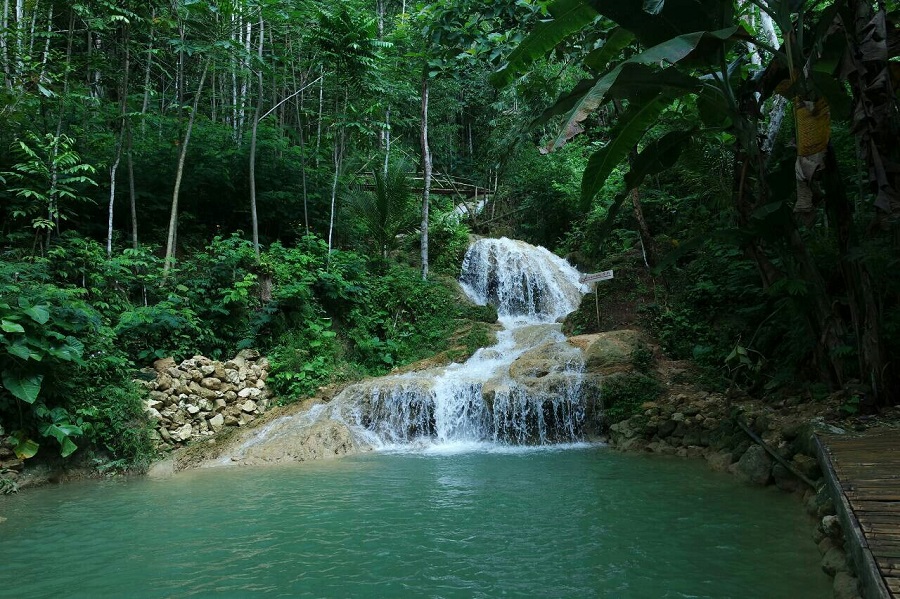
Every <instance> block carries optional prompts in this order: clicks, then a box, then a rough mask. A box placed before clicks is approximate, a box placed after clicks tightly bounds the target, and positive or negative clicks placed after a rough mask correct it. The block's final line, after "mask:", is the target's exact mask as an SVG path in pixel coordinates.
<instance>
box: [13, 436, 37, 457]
mask: <svg viewBox="0 0 900 599" xmlns="http://www.w3.org/2000/svg"><path fill="white" fill-rule="evenodd" d="M40 447H41V446H40V445H38V444H37V443H35V442H34V441H32V440H31V439H20V440H19V443H18V444H17V445H16V446H15V447H13V451H14V452H15V453H16V457H17V458H19V459H20V460H27V459H28V458H33V457H34V456H35V455H36V454H37V452H38V449H40Z"/></svg>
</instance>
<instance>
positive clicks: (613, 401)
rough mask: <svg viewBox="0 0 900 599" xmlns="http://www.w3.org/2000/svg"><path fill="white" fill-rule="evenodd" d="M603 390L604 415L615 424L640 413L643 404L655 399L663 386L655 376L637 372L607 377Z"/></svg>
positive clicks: (609, 421)
mask: <svg viewBox="0 0 900 599" xmlns="http://www.w3.org/2000/svg"><path fill="white" fill-rule="evenodd" d="M602 392H603V415H604V417H605V418H606V421H607V422H608V423H610V424H614V423H616V422H621V421H622V420H627V419H628V418H631V417H632V416H634V415H636V414H639V413H640V410H641V405H642V404H644V403H645V402H648V401H653V400H655V399H656V398H657V397H658V396H659V394H660V393H661V392H662V386H661V385H660V384H659V381H657V380H656V379H655V378H653V377H651V376H648V375H646V374H641V373H637V372H636V373H631V374H620V375H615V376H609V377H606V378H605V379H604V380H603V389H602Z"/></svg>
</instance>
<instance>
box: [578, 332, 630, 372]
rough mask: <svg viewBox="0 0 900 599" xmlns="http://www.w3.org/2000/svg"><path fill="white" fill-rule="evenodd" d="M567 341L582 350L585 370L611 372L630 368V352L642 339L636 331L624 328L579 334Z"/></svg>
mask: <svg viewBox="0 0 900 599" xmlns="http://www.w3.org/2000/svg"><path fill="white" fill-rule="evenodd" d="M569 342H570V343H571V344H572V345H575V346H576V347H579V348H580V349H582V351H583V352H584V361H585V370H588V371H590V372H597V373H600V374H612V373H614V372H625V371H628V370H630V369H631V357H632V354H633V353H634V350H635V349H637V348H638V347H639V346H640V345H641V344H642V343H643V342H644V340H643V336H642V335H641V333H639V332H638V331H632V330H628V329H624V330H620V331H608V332H605V333H597V334H595V335H581V336H579V337H573V338H571V339H570V340H569Z"/></svg>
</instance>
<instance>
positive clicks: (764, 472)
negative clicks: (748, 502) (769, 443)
mask: <svg viewBox="0 0 900 599" xmlns="http://www.w3.org/2000/svg"><path fill="white" fill-rule="evenodd" d="M731 468H734V470H735V474H737V475H738V477H740V478H742V479H744V480H745V481H747V482H750V483H753V484H755V485H760V486H765V485H767V484H769V480H770V479H771V476H772V458H770V457H769V454H767V453H766V450H765V449H763V448H762V447H760V446H759V445H752V446H751V447H749V448H748V449H747V451H745V452H744V455H742V456H741V459H740V460H738V461H737V464H733V465H732V466H731Z"/></svg>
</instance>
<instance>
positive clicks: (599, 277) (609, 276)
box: [579, 270, 613, 283]
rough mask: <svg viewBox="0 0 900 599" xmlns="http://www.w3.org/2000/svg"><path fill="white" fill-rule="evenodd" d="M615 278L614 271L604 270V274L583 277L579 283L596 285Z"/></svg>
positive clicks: (597, 273)
mask: <svg viewBox="0 0 900 599" xmlns="http://www.w3.org/2000/svg"><path fill="white" fill-rule="evenodd" d="M612 278H613V271H611V270H604V271H603V272H595V273H594V274H590V275H583V276H582V277H581V279H579V281H580V282H581V283H596V282H598V281H608V280H610V279H612Z"/></svg>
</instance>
